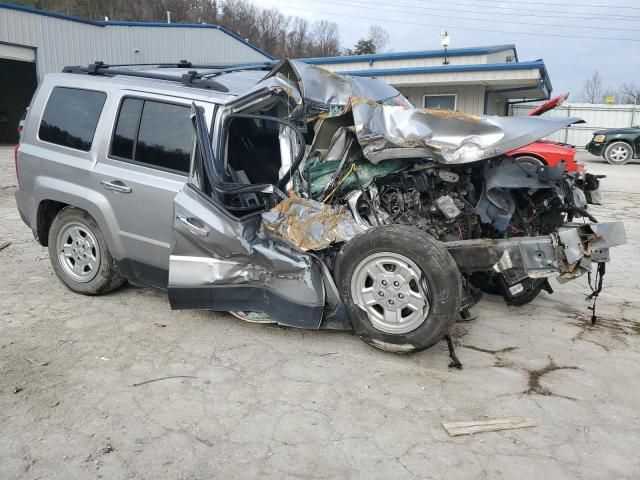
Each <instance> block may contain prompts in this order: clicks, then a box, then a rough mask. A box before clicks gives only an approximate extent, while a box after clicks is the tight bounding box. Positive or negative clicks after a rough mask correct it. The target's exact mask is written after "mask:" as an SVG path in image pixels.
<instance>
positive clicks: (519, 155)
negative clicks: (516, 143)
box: [511, 152, 549, 165]
mask: <svg viewBox="0 0 640 480" xmlns="http://www.w3.org/2000/svg"><path fill="white" fill-rule="evenodd" d="M522 157H532V158H535V159H536V160H540V161H541V162H543V163H544V164H545V165H548V164H549V162H547V160H546V159H545V158H544V157H543V156H542V155H540V154H539V153H533V152H518V153H517V154H515V155H513V156H512V157H511V158H513V159H518V158H522Z"/></svg>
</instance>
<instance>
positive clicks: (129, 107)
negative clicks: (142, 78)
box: [110, 98, 194, 174]
mask: <svg viewBox="0 0 640 480" xmlns="http://www.w3.org/2000/svg"><path fill="white" fill-rule="evenodd" d="M190 115H191V109H190V108H189V107H185V106H182V105H174V104H171V103H164V102H156V101H152V100H141V99H139V98H125V99H124V100H123V101H122V105H121V106H120V112H119V113H118V121H117V123H116V128H115V132H114V135H113V140H112V142H111V150H110V154H111V156H113V157H115V158H118V159H122V160H129V161H132V162H134V163H138V164H140V165H143V166H145V167H152V168H159V169H161V170H167V171H170V172H174V173H179V174H188V173H189V164H190V161H191V150H192V148H193V143H194V142H193V140H194V133H193V126H192V124H191V120H190Z"/></svg>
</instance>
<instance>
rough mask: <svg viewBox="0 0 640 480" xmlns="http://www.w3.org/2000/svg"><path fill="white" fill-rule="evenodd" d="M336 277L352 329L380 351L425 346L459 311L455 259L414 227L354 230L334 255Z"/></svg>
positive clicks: (438, 337)
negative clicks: (355, 235) (359, 232)
mask: <svg viewBox="0 0 640 480" xmlns="http://www.w3.org/2000/svg"><path fill="white" fill-rule="evenodd" d="M336 279H337V282H338V287H339V289H340V293H341V296H342V299H343V301H344V302H345V304H346V306H347V309H348V310H349V316H350V318H351V323H352V324H353V329H354V331H355V333H356V334H357V335H358V336H359V337H360V338H361V339H362V340H364V341H365V342H367V343H368V344H370V345H372V346H374V347H377V348H380V349H382V350H386V351H390V352H406V353H408V352H416V351H419V350H424V349H426V348H429V347H430V346H432V345H434V344H435V343H437V342H438V341H439V340H441V339H442V338H443V337H444V335H446V333H447V330H448V328H449V326H450V325H451V324H452V323H453V322H455V320H456V319H457V318H458V317H459V316H460V305H461V291H462V285H461V279H460V273H459V271H458V268H457V266H456V263H455V261H454V260H453V258H452V257H451V255H450V254H449V252H448V251H447V250H446V248H444V246H443V245H442V244H441V243H440V242H438V241H437V240H435V239H434V238H433V237H431V236H429V235H427V234H426V233H424V232H423V231H421V230H419V229H417V228H414V227H410V226H406V225H386V226H382V227H375V228H371V229H369V230H367V231H366V232H365V233H363V234H361V235H358V236H357V237H355V238H354V239H352V240H351V241H350V242H348V243H347V244H346V245H345V246H344V247H343V248H342V250H341V251H340V253H339V254H338V257H337V259H336Z"/></svg>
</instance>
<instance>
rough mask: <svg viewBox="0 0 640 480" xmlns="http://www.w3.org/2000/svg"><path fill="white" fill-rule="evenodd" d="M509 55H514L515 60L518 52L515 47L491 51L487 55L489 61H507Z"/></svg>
mask: <svg viewBox="0 0 640 480" xmlns="http://www.w3.org/2000/svg"><path fill="white" fill-rule="evenodd" d="M507 57H512V58H513V61H514V62H515V60H516V52H515V51H514V50H513V49H510V50H504V51H502V52H495V53H490V54H488V55H487V63H506V62H507Z"/></svg>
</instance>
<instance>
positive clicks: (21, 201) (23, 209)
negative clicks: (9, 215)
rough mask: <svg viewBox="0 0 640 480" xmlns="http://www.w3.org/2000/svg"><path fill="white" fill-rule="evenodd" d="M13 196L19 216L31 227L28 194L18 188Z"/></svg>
mask: <svg viewBox="0 0 640 480" xmlns="http://www.w3.org/2000/svg"><path fill="white" fill-rule="evenodd" d="M15 197H16V205H17V207H18V212H19V213H20V218H22V221H23V222H24V223H26V224H27V225H29V226H30V227H31V202H30V201H29V196H28V195H27V194H26V192H23V191H22V190H20V189H19V188H18V190H16V195H15Z"/></svg>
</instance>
